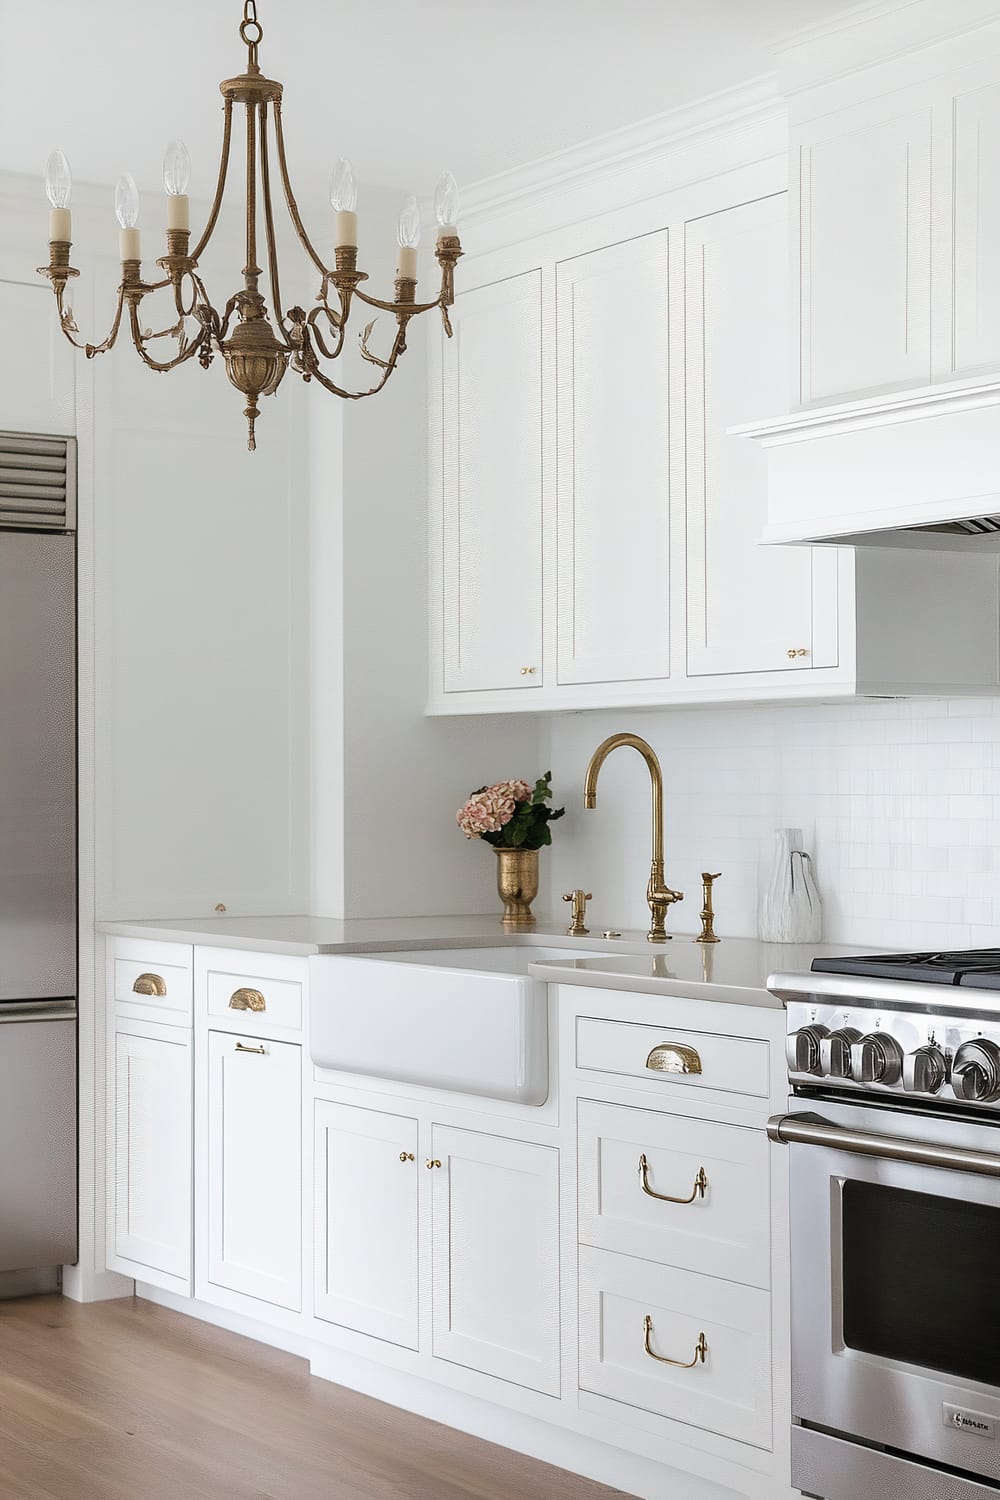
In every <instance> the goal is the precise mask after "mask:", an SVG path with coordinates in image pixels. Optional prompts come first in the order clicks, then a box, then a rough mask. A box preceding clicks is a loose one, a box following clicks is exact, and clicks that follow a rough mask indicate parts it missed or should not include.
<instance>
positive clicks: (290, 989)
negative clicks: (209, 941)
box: [195, 948, 307, 1036]
mask: <svg viewBox="0 0 1000 1500" xmlns="http://www.w3.org/2000/svg"><path fill="white" fill-rule="evenodd" d="M306 974H307V960H306V959H303V958H290V957H285V956H284V955H282V954H270V953H243V952H239V951H235V950H232V949H229V948H198V949H197V950H196V955H195V976H196V984H197V988H198V991H199V995H204V1000H199V1003H200V1004H204V1006H205V1009H206V1011H207V1012H208V1017H209V1023H210V1025H212V1026H216V1027H222V1026H231V1027H232V1028H233V1029H234V1030H237V1029H238V1030H247V1031H255V1032H258V1033H259V1034H260V1035H261V1036H271V1035H272V1034H273V1032H274V1030H275V1028H277V1030H278V1033H279V1035H280V1034H281V1032H283V1031H301V1030H302V1016H303V1010H304V997H305V982H306Z"/></svg>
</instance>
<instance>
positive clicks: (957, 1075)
mask: <svg viewBox="0 0 1000 1500" xmlns="http://www.w3.org/2000/svg"><path fill="white" fill-rule="evenodd" d="M951 1086H952V1088H953V1089H954V1090H955V1097H956V1099H971V1100H973V1101H975V1102H977V1103H978V1102H980V1101H982V1100H985V1099H992V1098H993V1097H994V1095H996V1094H997V1093H1000V1047H998V1046H997V1044H996V1042H988V1041H986V1039H985V1038H984V1037H976V1039H975V1041H972V1042H963V1043H962V1045H961V1047H959V1049H958V1051H957V1052H956V1053H955V1059H954V1062H953V1063H952V1065H951Z"/></svg>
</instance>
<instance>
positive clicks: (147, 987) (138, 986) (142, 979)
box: [132, 974, 167, 1000]
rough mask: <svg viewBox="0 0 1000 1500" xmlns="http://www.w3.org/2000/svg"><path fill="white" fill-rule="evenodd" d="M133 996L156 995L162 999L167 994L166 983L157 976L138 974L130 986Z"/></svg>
mask: <svg viewBox="0 0 1000 1500" xmlns="http://www.w3.org/2000/svg"><path fill="white" fill-rule="evenodd" d="M132 993H133V995H156V996H158V998H159V999H161V1000H162V999H163V997H164V995H165V994H166V993H167V981H166V980H165V979H161V978H160V976H159V974H140V975H139V978H138V979H137V980H136V981H135V984H133V986H132Z"/></svg>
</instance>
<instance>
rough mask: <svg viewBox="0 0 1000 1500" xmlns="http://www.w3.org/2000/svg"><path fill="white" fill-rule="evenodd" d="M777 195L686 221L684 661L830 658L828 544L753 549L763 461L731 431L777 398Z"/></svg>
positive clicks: (761, 663)
mask: <svg viewBox="0 0 1000 1500" xmlns="http://www.w3.org/2000/svg"><path fill="white" fill-rule="evenodd" d="M787 237H788V209H787V202H786V195H785V194H784V193H781V194H778V195H776V196H774V197H770V198H761V199H758V200H757V201H755V202H753V203H743V204H739V205H738V206H737V207H735V208H729V209H726V210H724V211H723V212H721V213H717V214H710V215H709V216H707V217H706V218H701V219H695V220H693V221H691V222H690V223H688V224H687V225H686V226H685V260H684V281H685V314H686V316H685V327H686V334H685V378H686V392H685V394H686V402H685V409H686V413H687V416H686V422H687V433H686V439H687V441H686V451H687V522H688V524H687V624H688V638H687V670H688V675H689V676H692V677H698V676H711V675H724V674H727V673H752V672H775V671H786V672H787V671H792V672H801V671H803V670H806V671H808V670H809V669H810V668H812V667H830V666H835V665H836V664H837V654H838V647H837V552H836V551H835V550H833V549H830V548H826V549H824V548H808V547H763V546H761V545H760V536H761V533H762V532H763V530H764V527H765V524H766V521H767V459H766V455H765V454H764V452H763V451H762V450H761V449H760V448H759V446H758V445H757V444H755V443H748V442H747V441H746V439H745V438H742V437H736V436H732V435H731V434H730V433H729V432H728V429H729V428H730V427H734V426H738V425H739V424H740V423H744V422H749V421H752V420H753V419H754V417H755V416H760V415H761V414H762V413H764V412H768V411H781V410H782V409H783V407H784V406H785V404H786V401H787V394H786V368H787V367H786V354H787V347H788V345H787V338H788V310H787V309H788V250H787Z"/></svg>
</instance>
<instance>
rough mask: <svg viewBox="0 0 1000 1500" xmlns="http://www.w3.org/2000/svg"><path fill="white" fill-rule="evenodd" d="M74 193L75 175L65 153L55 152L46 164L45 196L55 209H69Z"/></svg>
mask: <svg viewBox="0 0 1000 1500" xmlns="http://www.w3.org/2000/svg"><path fill="white" fill-rule="evenodd" d="M72 191H73V174H72V172H71V171H70V169H69V162H68V161H67V160H66V153H65V151H53V153H52V155H51V156H50V157H49V159H48V161H47V162H46V164H45V196H46V197H47V198H48V200H49V202H50V203H51V204H52V207H53V208H68V207H69V200H70V195H71V193H72Z"/></svg>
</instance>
